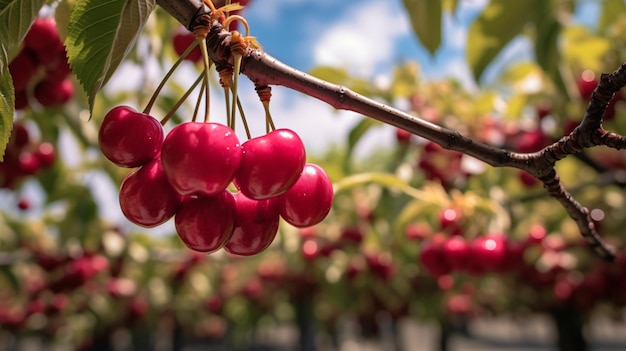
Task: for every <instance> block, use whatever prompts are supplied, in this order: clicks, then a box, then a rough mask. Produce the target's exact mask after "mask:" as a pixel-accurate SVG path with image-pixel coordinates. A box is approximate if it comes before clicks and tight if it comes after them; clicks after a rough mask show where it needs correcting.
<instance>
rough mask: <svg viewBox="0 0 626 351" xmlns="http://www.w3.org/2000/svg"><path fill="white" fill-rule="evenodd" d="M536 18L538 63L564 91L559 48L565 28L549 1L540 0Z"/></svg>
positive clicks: (536, 55) (536, 53)
mask: <svg viewBox="0 0 626 351" xmlns="http://www.w3.org/2000/svg"><path fill="white" fill-rule="evenodd" d="M537 5H538V6H542V8H537V11H536V12H535V13H536V18H535V28H536V33H535V38H534V41H535V57H536V60H537V64H539V66H540V67H541V68H542V69H543V71H544V72H545V73H546V75H547V76H548V77H550V79H551V80H552V82H553V83H554V85H555V86H556V87H558V88H559V90H561V91H562V92H565V91H566V87H565V82H564V80H563V77H562V76H561V70H560V68H559V64H560V59H561V54H560V50H559V42H558V41H559V37H560V34H561V30H562V29H563V27H562V25H561V23H560V22H559V21H557V19H556V18H557V15H556V14H555V13H554V10H553V9H552V8H551V3H550V2H549V1H545V2H539V3H538V4H537Z"/></svg>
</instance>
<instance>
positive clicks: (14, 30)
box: [0, 0, 45, 162]
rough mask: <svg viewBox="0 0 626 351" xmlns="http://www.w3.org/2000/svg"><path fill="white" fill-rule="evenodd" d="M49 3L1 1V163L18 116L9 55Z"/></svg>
mask: <svg viewBox="0 0 626 351" xmlns="http://www.w3.org/2000/svg"><path fill="white" fill-rule="evenodd" d="M44 3H45V0H0V162H1V161H2V160H3V159H4V151H5V149H6V145H7V143H8V142H9V136H10V135H11V129H12V128H13V114H14V113H15V91H14V90H13V81H12V79H11V74H10V73H9V59H10V57H9V52H13V51H15V49H16V48H17V47H18V46H19V44H20V42H21V41H22V39H23V38H24V36H25V35H26V32H28V28H30V25H31V24H32V23H33V21H34V19H35V17H37V14H38V13H39V10H41V8H42V6H43V5H44Z"/></svg>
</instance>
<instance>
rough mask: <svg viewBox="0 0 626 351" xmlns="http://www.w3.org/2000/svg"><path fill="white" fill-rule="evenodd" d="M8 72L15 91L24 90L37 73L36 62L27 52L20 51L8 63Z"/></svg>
mask: <svg viewBox="0 0 626 351" xmlns="http://www.w3.org/2000/svg"><path fill="white" fill-rule="evenodd" d="M9 72H10V73H11V77H12V78H13V87H14V88H15V91H20V90H24V89H26V87H27V86H28V83H29V82H30V81H31V79H33V78H34V77H35V74H36V73H37V62H35V60H34V59H33V57H32V56H31V55H30V54H29V52H28V51H26V50H22V51H20V53H19V54H17V56H15V58H14V59H13V60H12V61H11V63H9Z"/></svg>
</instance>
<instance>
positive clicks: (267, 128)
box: [263, 101, 276, 133]
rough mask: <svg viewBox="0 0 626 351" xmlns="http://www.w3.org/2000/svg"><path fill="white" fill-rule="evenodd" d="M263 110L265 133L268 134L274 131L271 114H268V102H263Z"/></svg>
mask: <svg viewBox="0 0 626 351" xmlns="http://www.w3.org/2000/svg"><path fill="white" fill-rule="evenodd" d="M263 109H264V110H265V132H266V133H269V132H271V131H273V130H276V126H275V125H274V120H273V119H272V114H271V113H270V102H269V101H263Z"/></svg>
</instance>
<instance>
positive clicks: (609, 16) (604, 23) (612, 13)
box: [598, 0, 626, 32]
mask: <svg viewBox="0 0 626 351" xmlns="http://www.w3.org/2000/svg"><path fill="white" fill-rule="evenodd" d="M601 6H602V10H601V13H600V19H599V20H598V29H599V31H600V32H604V31H605V30H606V29H607V28H608V27H609V26H611V25H612V24H614V23H615V22H616V21H617V20H618V18H620V17H622V16H624V14H625V13H626V4H625V3H624V0H604V1H602V5H601Z"/></svg>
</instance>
